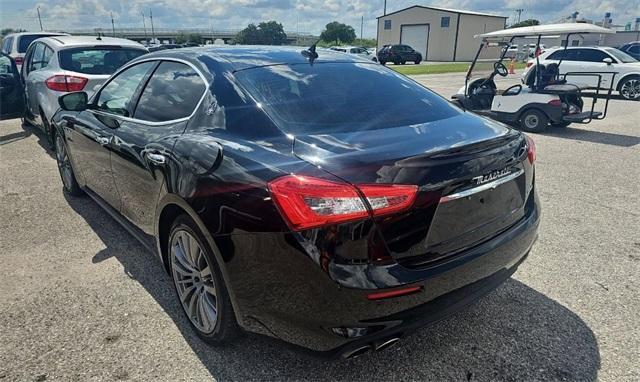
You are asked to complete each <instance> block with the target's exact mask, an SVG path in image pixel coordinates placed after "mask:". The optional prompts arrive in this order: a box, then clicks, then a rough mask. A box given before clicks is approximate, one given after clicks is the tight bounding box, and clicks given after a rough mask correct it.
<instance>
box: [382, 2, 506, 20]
mask: <svg viewBox="0 0 640 382" xmlns="http://www.w3.org/2000/svg"><path fill="white" fill-rule="evenodd" d="M412 8H423V9H432V10H435V11H444V12H451V13H460V14H463V15H475V16H486V17H497V18H500V19H507V18H509V17H508V16H498V15H492V14H490V13H482V12H474V11H465V10H461V9H452V8H440V7H431V6H425V5H412V6H410V7H407V8H404V9H400V10H397V11H394V12H391V13H387V14H386V15H382V16H378V17H377V18H381V17H387V16H391V15H394V14H396V13H400V12H404V11H407V10H409V9H412Z"/></svg>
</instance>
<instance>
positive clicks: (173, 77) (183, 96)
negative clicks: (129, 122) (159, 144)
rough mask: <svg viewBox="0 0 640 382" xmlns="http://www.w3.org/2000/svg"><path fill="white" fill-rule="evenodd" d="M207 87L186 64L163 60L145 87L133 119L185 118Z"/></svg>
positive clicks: (163, 120) (160, 119)
mask: <svg viewBox="0 0 640 382" xmlns="http://www.w3.org/2000/svg"><path fill="white" fill-rule="evenodd" d="M206 88H207V86H206V85H205V83H204V81H203V80H202V77H200V75H199V74H198V73H197V72H196V71H195V70H193V68H191V67H190V66H189V65H186V64H183V63H180V62H172V61H164V62H162V63H161V64H160V66H158V68H157V69H156V71H155V72H154V73H153V75H152V76H151V79H149V82H148V83H147V86H146V87H145V88H144V91H143V92H142V95H141V96H140V100H139V101H138V106H137V107H136V112H135V115H134V118H137V119H141V120H144V121H150V122H165V121H171V120H174V119H180V118H184V117H188V116H189V115H191V113H193V111H194V110H195V108H196V106H197V105H198V102H199V101H200V99H201V98H202V95H203V94H204V91H205V89H206Z"/></svg>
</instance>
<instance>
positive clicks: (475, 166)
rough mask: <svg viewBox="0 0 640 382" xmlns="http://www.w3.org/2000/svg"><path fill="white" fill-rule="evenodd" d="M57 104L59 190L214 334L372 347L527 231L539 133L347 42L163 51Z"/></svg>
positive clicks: (478, 279) (453, 296) (464, 294)
mask: <svg viewBox="0 0 640 382" xmlns="http://www.w3.org/2000/svg"><path fill="white" fill-rule="evenodd" d="M380 89H385V91H384V92H380V91H379V90H380ZM60 106H61V110H60V111H58V112H57V114H56V115H55V117H54V120H53V126H54V127H55V130H56V137H55V152H56V157H57V162H58V167H59V170H60V174H61V178H62V183H63V186H64V191H65V192H66V193H68V194H71V195H83V194H86V195H89V196H90V197H91V198H93V199H94V200H95V201H96V202H97V204H99V205H100V206H101V207H102V208H104V209H105V210H106V211H107V212H109V213H110V214H111V215H112V216H113V217H114V218H115V219H116V220H117V221H118V222H120V223H121V224H122V225H124V226H125V228H127V229H128V231H129V232H131V234H132V235H134V236H135V237H136V238H138V239H139V240H140V241H141V242H142V243H143V244H144V245H145V246H146V247H148V248H149V249H150V250H152V251H154V252H155V253H157V255H158V257H159V258H160V260H161V261H162V263H163V264H164V266H165V268H166V270H167V272H168V273H169V274H170V276H171V278H172V279H173V283H174V284H175V289H176V292H177V297H178V298H179V300H180V302H181V304H182V307H183V308H184V311H185V314H186V316H187V317H188V318H189V321H190V323H191V325H192V326H193V329H194V330H195V332H196V333H197V334H198V335H199V336H200V337H202V338H203V339H204V340H205V341H207V342H209V343H212V344H221V343H224V342H228V341H231V340H232V339H233V338H234V337H235V336H236V335H238V334H239V333H241V332H242V330H243V329H244V330H248V331H251V332H257V333H261V334H265V335H268V336H272V337H276V338H279V339H282V340H284V341H287V342H290V343H293V344H296V345H300V346H303V347H306V348H310V349H312V350H316V351H322V352H328V353H331V354H337V355H340V356H343V357H352V356H356V355H361V354H363V353H366V352H368V351H375V350H381V349H384V348H386V347H388V346H390V345H392V344H394V343H395V342H397V341H398V339H399V338H401V337H402V336H403V335H407V334H408V333H410V332H412V331H414V330H415V329H417V328H419V327H422V326H424V325H427V324H429V323H432V322H434V321H436V320H439V319H441V318H443V317H445V316H447V315H449V314H451V313H453V312H455V311H457V310H459V309H461V308H463V307H465V306H467V305H468V304H470V303H472V302H473V301H475V300H477V299H478V298H479V297H481V296H483V295H485V294H486V293H488V292H490V291H492V290H493V289H495V288H496V287H497V286H498V285H500V284H501V283H502V282H504V281H505V280H507V279H508V278H509V277H510V276H511V275H512V274H513V272H515V270H516V268H517V267H518V266H519V264H521V262H522V261H523V260H524V259H525V258H526V256H527V255H528V253H529V251H530V249H531V247H532V245H533V243H534V242H535V240H536V238H537V227H538V222H539V217H540V205H539V202H538V198H537V196H536V189H535V182H534V178H535V170H534V162H535V157H536V154H535V146H534V143H533V141H532V140H531V139H530V138H528V137H527V136H525V135H524V134H522V133H520V132H518V131H515V130H512V129H510V128H509V127H507V126H505V125H503V124H500V123H497V122H494V121H491V120H488V119H485V118H482V117H479V116H477V115H474V114H472V113H469V112H465V111H463V110H461V109H459V108H458V107H457V106H455V105H452V104H451V103H449V102H448V101H446V100H445V99H443V98H441V97H440V96H438V95H436V94H434V93H433V92H431V91H430V90H428V89H427V88H425V87H423V86H421V85H419V84H417V83H416V82H414V81H412V80H410V79H408V78H406V77H404V76H401V75H399V74H396V73H395V72H394V71H392V70H390V69H387V68H385V67H383V66H381V65H378V64H376V63H373V62H371V61H368V60H364V59H360V58H358V57H356V56H352V55H346V54H343V53H340V52H334V51H324V50H318V51H317V52H316V51H315V48H310V49H308V50H303V51H301V48H288V47H248V46H243V47H225V46H220V47H205V48H185V49H177V50H171V51H159V52H155V53H151V54H147V55H144V56H141V57H139V58H137V59H134V60H133V61H131V62H129V63H127V64H126V65H125V66H124V67H122V68H121V69H120V70H119V71H117V72H116V73H115V74H114V75H113V76H112V77H111V78H110V79H109V80H107V81H106V82H105V84H104V85H102V87H101V88H100V89H99V90H97V91H96V92H95V94H94V95H93V96H92V97H91V98H90V99H87V95H86V94H85V93H82V92H78V93H70V94H67V95H65V96H63V97H61V98H60Z"/></svg>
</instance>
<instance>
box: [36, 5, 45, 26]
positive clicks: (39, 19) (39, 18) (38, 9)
mask: <svg viewBox="0 0 640 382" xmlns="http://www.w3.org/2000/svg"><path fill="white" fill-rule="evenodd" d="M36 10H37V11H38V21H39V22H40V30H41V31H43V30H44V29H43V28H42V18H41V17H40V7H36Z"/></svg>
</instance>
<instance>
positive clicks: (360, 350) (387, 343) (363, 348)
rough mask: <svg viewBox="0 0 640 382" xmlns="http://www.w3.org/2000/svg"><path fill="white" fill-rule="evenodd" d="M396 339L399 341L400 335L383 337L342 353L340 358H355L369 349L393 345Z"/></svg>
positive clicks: (375, 349) (396, 341) (383, 348)
mask: <svg viewBox="0 0 640 382" xmlns="http://www.w3.org/2000/svg"><path fill="white" fill-rule="evenodd" d="M398 341H400V337H397V336H394V337H389V338H385V339H383V340H380V341H378V342H373V343H370V344H367V345H362V346H360V347H357V348H355V349H352V350H350V351H348V352H346V353H343V354H342V358H345V359H351V358H356V357H359V356H361V355H363V354H366V353H369V352H370V351H382V350H385V349H388V348H390V347H392V346H394V345H395V344H397V343H398Z"/></svg>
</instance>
